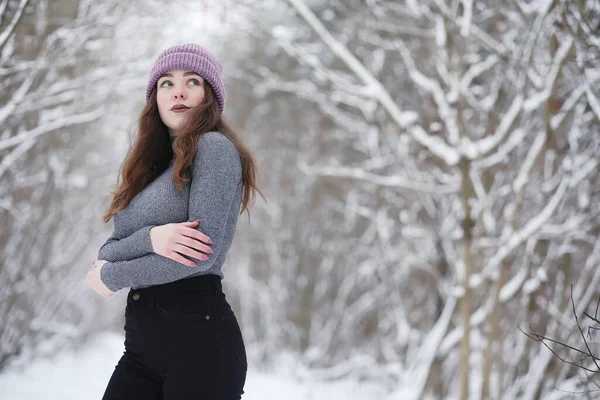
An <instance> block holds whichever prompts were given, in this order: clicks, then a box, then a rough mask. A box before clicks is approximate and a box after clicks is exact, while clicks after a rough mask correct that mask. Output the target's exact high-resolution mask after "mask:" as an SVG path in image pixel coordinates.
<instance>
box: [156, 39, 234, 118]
mask: <svg viewBox="0 0 600 400" xmlns="http://www.w3.org/2000/svg"><path fill="white" fill-rule="evenodd" d="M174 69H186V70H188V71H193V72H195V73H197V74H198V75H200V76H201V77H202V78H204V80H205V81H206V82H208V84H209V85H210V87H211V88H212V90H213V91H214V92H215V96H216V97H217V101H218V102H219V108H220V109H221V114H223V110H224V109H225V85H224V84H223V77H222V74H223V64H221V62H220V61H219V60H218V59H217V58H216V57H215V56H214V55H212V54H211V53H210V52H209V51H208V50H206V49H205V48H204V47H202V46H200V45H197V44H195V43H188V44H178V45H175V46H171V47H169V48H168V49H166V50H165V51H163V52H162V53H160V54H159V56H158V58H157V59H156V61H155V62H154V65H153V66H152V70H151V71H150V74H149V75H148V87H147V88H146V103H147V102H148V99H150V93H152V89H153V88H154V86H155V85H156V82H158V79H159V78H160V77H161V75H162V74H164V73H167V72H169V71H171V70H174Z"/></svg>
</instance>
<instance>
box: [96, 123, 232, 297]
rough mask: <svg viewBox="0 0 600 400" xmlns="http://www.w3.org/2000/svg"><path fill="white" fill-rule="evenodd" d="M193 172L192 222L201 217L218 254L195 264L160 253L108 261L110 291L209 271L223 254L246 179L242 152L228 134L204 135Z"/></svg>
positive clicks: (201, 227) (106, 275)
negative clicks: (232, 213) (228, 227)
mask: <svg viewBox="0 0 600 400" xmlns="http://www.w3.org/2000/svg"><path fill="white" fill-rule="evenodd" d="M191 171H192V179H191V183H190V192H189V193H190V194H189V206H188V221H194V220H200V224H199V226H198V227H197V228H196V229H197V230H198V231H200V232H202V233H204V234H206V235H207V236H208V237H210V238H211V239H212V240H213V242H214V243H213V244H212V245H211V247H212V249H213V251H214V254H208V260H198V259H195V258H192V260H193V261H194V262H195V264H196V266H195V267H188V266H187V265H184V264H181V263H179V262H177V261H174V260H172V259H170V258H167V257H164V256H162V255H159V254H156V253H151V254H147V255H144V256H142V257H139V258H136V259H133V260H129V261H115V262H107V263H105V264H104V266H103V267H102V271H101V274H100V275H101V279H102V281H103V282H104V284H105V285H106V287H108V288H109V289H110V290H112V291H117V290H120V289H123V288H125V287H139V286H153V285H160V284H164V283H169V282H173V281H176V280H179V279H182V278H185V277H187V276H189V275H192V274H195V273H197V272H201V271H206V270H208V269H209V268H210V267H211V266H212V264H213V263H214V262H215V260H216V259H217V258H218V257H219V255H220V254H221V252H222V251H223V250H222V247H223V246H222V244H223V238H224V235H225V228H226V224H227V216H228V214H229V212H230V210H231V207H232V206H234V204H233V201H234V199H235V197H236V192H237V190H238V187H239V185H240V184H241V181H242V166H241V160H240V155H239V152H238V151H237V149H236V147H235V145H234V144H233V143H232V142H231V141H230V140H229V139H227V138H226V137H225V136H223V135H221V134H204V135H203V136H202V137H201V138H200V140H199V141H198V148H197V150H196V156H195V158H194V161H193V164H192V168H191ZM238 212H239V211H238Z"/></svg>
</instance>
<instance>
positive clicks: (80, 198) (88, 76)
mask: <svg viewBox="0 0 600 400" xmlns="http://www.w3.org/2000/svg"><path fill="white" fill-rule="evenodd" d="M599 32H600V0H527V1H526V0H512V1H493V2H492V1H482V0H423V1H416V0H397V1H396V0H311V1H308V0H305V1H302V0H237V1H234V0H226V1H216V0H213V1H211V0H202V1H192V0H189V1H186V0H178V1H175V2H171V3H169V5H168V6H167V5H165V3H164V2H159V1H158V0H144V1H142V0H131V1H128V2H122V1H118V0H103V1H92V0H0V370H1V369H2V368H6V367H8V366H9V365H10V364H11V363H15V365H16V364H18V363H21V364H22V363H26V362H27V361H28V360H30V359H31V358H32V357H39V356H43V355H44V354H51V353H53V352H56V351H59V349H61V348H63V347H64V346H77V345H81V344H82V343H85V339H86V338H87V337H88V336H89V335H90V334H93V333H95V332H98V331H100V330H106V329H111V330H115V331H118V332H121V330H122V312H123V308H124V301H125V300H124V296H125V295H126V293H125V292H126V291H122V292H121V293H119V294H118V295H117V296H115V297H113V298H112V299H111V300H110V301H108V302H107V301H105V300H104V299H102V298H100V297H99V296H98V295H96V294H95V293H93V292H92V291H91V290H90V289H89V287H88V285H87V281H86V278H85V277H86V273H87V271H88V270H89V269H90V268H91V263H92V261H94V260H95V259H96V255H97V251H98V249H99V246H100V245H101V244H102V243H103V242H104V240H105V239H106V238H107V237H108V235H109V234H110V232H111V230H112V223H109V224H107V225H105V224H103V223H102V221H101V215H102V213H103V212H104V211H105V210H106V208H107V207H108V204H109V193H108V190H109V189H111V188H114V187H115V185H116V179H117V172H118V168H119V166H120V162H121V161H122V158H123V156H124V154H125V152H126V150H127V148H128V146H129V145H130V143H131V140H132V137H131V132H132V128H134V127H135V120H136V118H137V116H138V113H139V111H140V110H141V108H142V106H143V101H144V97H143V95H144V89H145V85H146V79H147V74H148V71H149V69H150V67H151V65H152V62H153V60H154V59H155V57H156V56H157V55H158V53H159V52H160V51H161V50H162V49H163V48H165V47H167V46H170V45H172V44H175V43H184V42H196V43H199V44H202V45H205V46H207V47H208V48H209V49H211V50H212V51H214V52H215V53H216V54H217V55H218V56H219V57H220V58H221V59H222V60H223V63H224V65H225V71H224V72H225V77H226V79H227V82H226V85H227V90H228V104H227V109H226V111H225V117H226V118H227V119H228V120H229V121H231V123H232V125H233V126H234V127H235V128H236V129H238V130H239V132H240V133H241V135H242V137H243V139H244V140H245V141H246V143H248V145H249V146H250V147H251V149H252V150H253V151H254V154H255V156H256V158H257V161H258V165H259V184H260V185H261V187H262V188H263V189H264V192H265V195H266V197H267V200H268V203H264V202H263V201H262V200H261V199H260V198H259V199H258V200H257V202H256V204H255V207H253V208H252V209H251V219H250V221H248V218H246V216H245V215H244V216H242V217H241V218H240V220H239V223H238V230H237V233H236V239H235V241H234V245H233V247H232V249H231V250H230V253H229V255H228V261H227V264H226V265H225V268H224V273H225V280H224V285H225V286H226V292H227V295H228V298H229V300H230V302H231V303H232V305H233V306H234V308H235V310H236V312H237V314H238V318H239V320H240V324H241V326H242V331H243V333H244V338H245V340H246V342H247V347H248V353H249V357H250V358H251V364H252V365H255V366H257V367H258V366H264V367H267V366H276V365H277V362H278V358H279V357H282V354H283V355H288V356H289V355H291V356H292V357H296V358H297V362H298V363H299V365H302V366H303V367H306V370H308V371H311V373H314V374H318V375H319V376H320V377H323V378H325V379H337V378H341V377H345V376H354V377H358V378H360V379H365V380H377V381H380V382H383V383H384V384H385V385H387V386H388V387H389V389H390V391H391V393H392V394H393V396H395V398H398V399H448V398H462V399H467V398H474V399H517V398H518V399H541V398H544V399H560V398H570V397H568V396H571V393H573V392H580V391H590V390H592V389H594V388H596V387H595V386H594V382H596V383H598V382H599V378H598V373H588V374H584V373H583V371H582V369H581V368H578V367H576V366H574V365H571V364H569V363H565V362H562V361H560V360H559V359H558V358H557V357H555V356H554V355H553V354H552V352H551V351H550V350H549V349H548V348H546V347H544V346H543V345H542V344H541V343H538V342H536V341H535V340H532V339H530V338H529V337H527V336H526V335H525V334H524V333H523V332H521V330H520V329H522V330H523V331H524V332H533V331H534V332H536V333H538V334H541V335H545V336H547V337H550V338H552V339H554V340H557V341H561V342H564V343H571V344H572V345H574V346H576V347H578V348H583V346H584V344H583V342H582V340H581V339H582V334H581V332H580V331H579V329H578V328H577V325H576V322H575V317H574V312H575V313H576V314H577V315H578V316H579V317H580V324H581V326H582V329H583V328H585V327H586V324H588V322H589V323H592V322H593V321H589V320H586V319H585V318H584V317H583V316H582V313H583V312H584V311H587V312H588V313H590V314H591V315H594V310H595V306H596V303H597V302H598V297H599V296H600V289H599V287H600V268H598V267H599V263H600V241H599V240H598V235H599V233H600V175H599V173H598V172H599V165H598V161H599V154H600V35H599V34H598V33H599ZM571 295H572V297H573V298H572V300H573V303H574V305H575V307H573V305H572V302H571ZM596 335H597V333H596ZM588 338H589V342H590V343H591V345H594V343H596V347H595V348H597V347H598V346H597V343H598V340H597V337H596V341H594V338H593V336H589V337H588ZM548 344H549V345H550V346H551V347H552V348H553V349H555V350H556V351H557V352H558V353H559V355H562V356H564V357H566V358H567V359H570V360H575V359H576V358H577V356H578V354H576V353H567V352H565V351H564V350H565V349H564V348H561V347H560V346H555V345H552V343H548ZM595 348H594V349H595ZM594 351H595V350H594ZM579 361H581V362H582V364H583V365H584V366H587V367H591V368H592V369H594V363H593V361H592V360H591V359H589V358H587V359H579ZM596 371H597V372H600V371H598V370H596Z"/></svg>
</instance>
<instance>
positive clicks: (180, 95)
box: [173, 90, 186, 100]
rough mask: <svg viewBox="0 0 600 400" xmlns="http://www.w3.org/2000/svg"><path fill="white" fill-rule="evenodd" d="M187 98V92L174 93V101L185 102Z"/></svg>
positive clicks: (178, 91) (177, 91)
mask: <svg viewBox="0 0 600 400" xmlns="http://www.w3.org/2000/svg"><path fill="white" fill-rule="evenodd" d="M185 98H186V94H185V91H183V90H176V91H174V92H173V99H174V100H185Z"/></svg>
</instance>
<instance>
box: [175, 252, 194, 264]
mask: <svg viewBox="0 0 600 400" xmlns="http://www.w3.org/2000/svg"><path fill="white" fill-rule="evenodd" d="M170 257H171V258H172V259H173V260H175V261H177V262H178V263H181V264H183V265H187V266H188V267H195V266H196V263H195V262H193V261H191V260H188V259H187V258H185V257H184V256H182V255H181V254H179V253H178V252H176V251H174V252H173V253H172V254H171V255H170Z"/></svg>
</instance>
